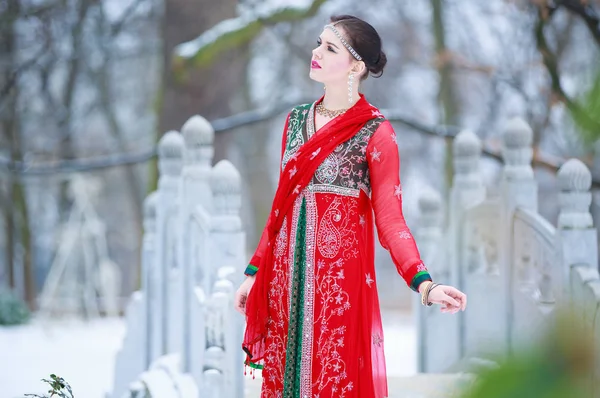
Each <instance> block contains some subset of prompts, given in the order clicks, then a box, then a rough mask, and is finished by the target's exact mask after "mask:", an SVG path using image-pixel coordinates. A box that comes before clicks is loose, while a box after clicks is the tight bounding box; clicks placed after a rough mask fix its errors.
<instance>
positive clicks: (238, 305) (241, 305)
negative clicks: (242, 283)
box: [235, 293, 246, 315]
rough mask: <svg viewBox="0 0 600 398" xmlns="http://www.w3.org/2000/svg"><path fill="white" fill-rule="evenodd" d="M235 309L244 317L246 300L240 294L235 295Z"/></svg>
mask: <svg viewBox="0 0 600 398" xmlns="http://www.w3.org/2000/svg"><path fill="white" fill-rule="evenodd" d="M235 309H236V310H237V312H239V313H240V314H242V315H246V300H245V296H244V295H242V294H239V293H238V294H236V297H235Z"/></svg>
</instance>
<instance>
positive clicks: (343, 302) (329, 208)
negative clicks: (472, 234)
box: [246, 101, 431, 398]
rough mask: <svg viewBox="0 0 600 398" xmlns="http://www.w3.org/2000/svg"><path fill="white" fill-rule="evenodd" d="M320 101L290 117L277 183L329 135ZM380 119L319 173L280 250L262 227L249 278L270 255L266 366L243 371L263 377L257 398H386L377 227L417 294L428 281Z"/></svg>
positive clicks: (392, 140)
mask: <svg viewBox="0 0 600 398" xmlns="http://www.w3.org/2000/svg"><path fill="white" fill-rule="evenodd" d="M318 102H319V101H317V102H315V103H314V104H307V105H301V106H298V107H296V108H294V109H293V110H292V111H291V112H290V114H289V116H288V119H287V122H286V126H285V130H284V137H283V148H282V162H281V163H282V164H281V172H282V175H281V177H280V178H285V177H287V176H286V175H284V174H283V173H288V174H291V173H296V172H298V170H295V169H296V168H292V169H290V168H287V169H286V164H287V163H288V162H289V161H290V159H293V157H294V156H295V155H296V154H297V152H298V151H299V149H300V148H301V147H302V145H303V144H304V143H306V142H307V141H308V140H309V139H310V138H311V137H312V136H313V135H314V134H322V130H325V131H326V130H327V127H328V126H327V125H326V126H324V127H323V128H322V129H321V130H320V131H318V132H315V124H314V108H315V105H316V104H317V103H318ZM375 116H376V117H374V118H373V119H372V120H369V121H368V122H366V123H365V124H364V126H363V127H362V128H361V129H360V130H359V131H358V132H357V133H356V134H355V135H354V136H353V137H352V138H350V139H349V140H347V141H345V142H343V143H342V144H340V145H338V146H337V147H336V148H335V150H334V151H333V152H332V153H331V154H330V155H329V156H327V158H325V160H324V161H323V162H322V163H321V164H320V166H319V167H318V168H317V170H316V172H315V173H314V175H313V176H312V179H311V180H310V182H309V183H308V185H307V186H306V187H305V188H303V189H302V191H301V192H300V193H299V195H298V196H297V198H296V199H295V202H294V205H293V210H292V211H291V212H290V213H288V215H286V216H285V218H284V219H283V224H282V225H281V228H280V229H279V232H278V233H277V235H276V239H275V241H274V244H270V243H269V242H268V238H267V229H266V228H265V232H264V233H263V236H262V238H261V240H260V243H259V245H258V248H257V250H256V253H255V255H254V256H253V258H252V260H251V261H250V265H249V266H248V268H247V269H246V274H247V275H253V274H254V273H256V272H261V271H260V269H259V268H258V267H257V264H259V263H260V260H261V258H263V257H264V256H265V253H266V251H268V250H273V253H272V256H273V257H272V258H273V262H272V273H271V274H270V275H271V277H270V280H269V281H268V287H267V288H268V309H269V314H270V315H269V318H270V319H269V321H268V326H267V334H266V339H265V342H264V357H263V358H262V360H261V361H260V362H262V363H255V362H254V361H253V360H252V359H250V360H249V361H248V362H247V364H248V365H249V366H252V367H254V368H262V369H263V372H262V375H263V386H262V394H261V398H276V397H301V398H304V397H310V398H325V397H335V398H351V397H357V398H358V397H360V398H382V397H385V396H387V382H386V374H385V360H384V353H383V341H384V340H383V332H382V327H381V317H380V310H379V302H378V296H377V284H376V277H375V268H374V247H373V245H374V230H373V225H374V224H375V225H376V227H377V232H378V235H379V240H380V242H381V244H382V246H383V247H384V248H386V249H387V250H389V252H390V254H391V256H392V259H393V262H394V264H395V265H396V267H397V269H398V272H399V273H400V275H401V276H402V277H403V278H404V280H405V281H406V283H407V284H408V285H409V286H410V287H411V288H412V289H413V290H416V288H417V287H418V285H419V284H420V283H421V282H423V281H425V280H430V279H431V278H430V276H429V274H428V272H427V270H426V268H425V266H424V265H423V263H422V261H421V259H420V256H419V252H418V250H417V247H416V244H415V241H414V239H413V237H412V234H411V233H410V231H409V229H408V227H407V226H406V223H405V221H404V217H403V215H402V188H401V184H400V180H399V167H400V164H399V156H398V147H397V143H396V134H395V133H394V130H393V128H392V126H391V124H390V123H389V122H388V121H386V120H385V119H384V118H383V117H382V116H381V115H380V114H379V113H378V112H376V113H375ZM330 123H331V122H330ZM325 133H326V132H325ZM373 214H374V220H373Z"/></svg>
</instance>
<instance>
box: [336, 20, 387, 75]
mask: <svg viewBox="0 0 600 398" xmlns="http://www.w3.org/2000/svg"><path fill="white" fill-rule="evenodd" d="M330 20H331V22H332V23H335V26H336V27H339V26H341V27H342V28H343V29H344V33H345V36H346V40H347V41H348V44H350V46H352V48H354V50H355V51H356V52H357V53H358V55H360V56H361V58H362V61H363V62H364V63H365V66H366V67H367V71H368V72H367V73H365V74H364V75H363V76H362V79H366V78H367V76H369V73H371V74H372V75H373V76H374V77H379V76H381V75H382V74H383V68H384V67H385V64H386V63H387V57H386V55H385V53H384V52H383V50H382V49H381V37H379V34H378V33H377V31H376V30H375V28H374V27H373V26H371V25H370V24H369V23H367V22H365V21H363V20H362V19H360V18H357V17H355V16H352V15H333V16H331V18H330Z"/></svg>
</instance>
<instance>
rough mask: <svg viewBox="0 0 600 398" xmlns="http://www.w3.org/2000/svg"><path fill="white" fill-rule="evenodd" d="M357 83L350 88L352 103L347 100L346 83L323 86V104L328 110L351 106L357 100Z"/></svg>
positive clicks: (358, 97)
mask: <svg viewBox="0 0 600 398" xmlns="http://www.w3.org/2000/svg"><path fill="white" fill-rule="evenodd" d="M359 99H360V96H359V95H358V84H356V83H354V87H353V89H352V103H350V102H349V101H348V86H347V85H329V86H325V97H324V98H323V106H324V107H325V108H327V109H329V110H332V111H335V110H338V109H348V108H351V107H352V106H353V105H354V104H356V102H358V100H359Z"/></svg>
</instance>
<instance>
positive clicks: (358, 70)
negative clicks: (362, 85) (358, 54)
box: [352, 61, 367, 76]
mask: <svg viewBox="0 0 600 398" xmlns="http://www.w3.org/2000/svg"><path fill="white" fill-rule="evenodd" d="M366 71H367V66H366V65H365V63H364V62H363V61H356V62H354V66H353V67H352V73H354V74H356V75H358V76H362V75H364V74H365V72H366Z"/></svg>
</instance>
